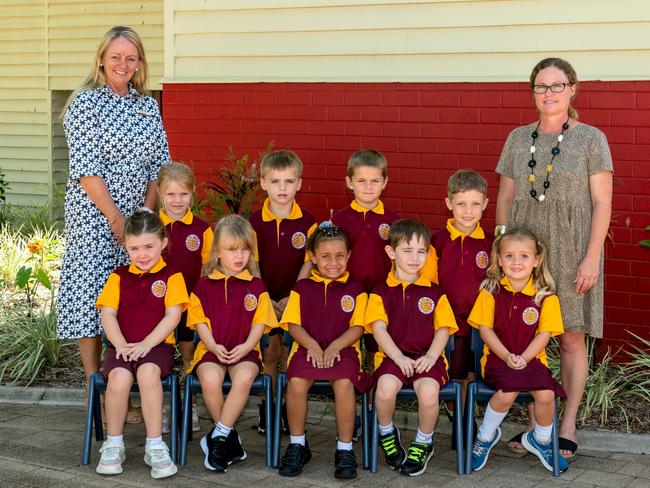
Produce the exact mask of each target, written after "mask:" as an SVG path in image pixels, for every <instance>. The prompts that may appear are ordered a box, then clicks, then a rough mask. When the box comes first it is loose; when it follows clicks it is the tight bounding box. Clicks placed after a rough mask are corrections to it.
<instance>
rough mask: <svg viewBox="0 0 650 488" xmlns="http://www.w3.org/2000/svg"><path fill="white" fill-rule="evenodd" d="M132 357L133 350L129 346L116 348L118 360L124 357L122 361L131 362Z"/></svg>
mask: <svg viewBox="0 0 650 488" xmlns="http://www.w3.org/2000/svg"><path fill="white" fill-rule="evenodd" d="M130 355H131V348H130V347H129V346H128V344H125V345H123V346H120V347H116V348H115V357H116V358H117V359H120V356H122V359H123V360H124V361H130V359H129V356H130Z"/></svg>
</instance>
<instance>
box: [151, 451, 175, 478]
mask: <svg viewBox="0 0 650 488" xmlns="http://www.w3.org/2000/svg"><path fill="white" fill-rule="evenodd" d="M144 462H145V464H146V465H147V466H150V467H151V477H152V478H156V479H159V478H167V477H169V476H172V475H175V474H176V472H177V471H178V468H177V467H176V465H175V464H174V463H173V462H172V460H171V458H170V457H169V448H168V447H167V444H165V443H164V442H161V443H160V444H154V445H149V444H145V446H144Z"/></svg>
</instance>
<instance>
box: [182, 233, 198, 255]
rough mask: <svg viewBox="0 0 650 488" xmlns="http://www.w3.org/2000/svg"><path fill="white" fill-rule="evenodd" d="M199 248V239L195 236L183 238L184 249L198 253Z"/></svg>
mask: <svg viewBox="0 0 650 488" xmlns="http://www.w3.org/2000/svg"><path fill="white" fill-rule="evenodd" d="M200 246H201V239H199V236H197V235H196V234H190V235H189V236H187V237H186V238H185V247H186V248H187V249H189V250H190V251H192V252H194V251H198V250H199V247H200Z"/></svg>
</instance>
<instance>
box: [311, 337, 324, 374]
mask: <svg viewBox="0 0 650 488" xmlns="http://www.w3.org/2000/svg"><path fill="white" fill-rule="evenodd" d="M307 361H308V362H310V363H311V364H312V366H313V367H314V368H322V367H323V350H322V349H321V347H320V346H319V345H318V343H316V344H314V345H312V346H311V347H309V348H308V349H307Z"/></svg>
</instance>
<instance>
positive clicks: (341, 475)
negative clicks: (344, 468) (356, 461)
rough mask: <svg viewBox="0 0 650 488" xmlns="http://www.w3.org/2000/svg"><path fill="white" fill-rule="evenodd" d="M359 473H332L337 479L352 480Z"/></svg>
mask: <svg viewBox="0 0 650 488" xmlns="http://www.w3.org/2000/svg"><path fill="white" fill-rule="evenodd" d="M357 476H359V474H358V473H357V472H356V471H355V472H354V473H349V474H347V473H334V477H335V478H337V479H339V480H353V479H355V478H356V477H357Z"/></svg>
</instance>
